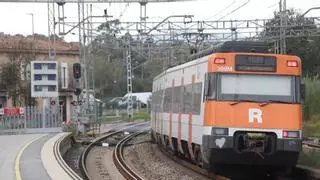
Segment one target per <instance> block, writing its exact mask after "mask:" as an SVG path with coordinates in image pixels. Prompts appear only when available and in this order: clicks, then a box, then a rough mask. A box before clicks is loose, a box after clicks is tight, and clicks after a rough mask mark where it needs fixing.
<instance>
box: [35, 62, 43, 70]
mask: <svg viewBox="0 0 320 180" xmlns="http://www.w3.org/2000/svg"><path fill="white" fill-rule="evenodd" d="M33 68H34V69H41V68H42V66H41V64H40V63H34V64H33Z"/></svg>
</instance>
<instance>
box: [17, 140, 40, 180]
mask: <svg viewBox="0 0 320 180" xmlns="http://www.w3.org/2000/svg"><path fill="white" fill-rule="evenodd" d="M44 136H46V134H45V135H42V136H39V137H36V138H34V139H33V140H31V141H30V142H28V143H27V144H25V145H24V146H23V147H22V148H21V149H20V151H19V153H18V155H17V157H16V160H15V166H14V169H15V172H16V180H21V172H20V158H21V156H22V154H23V152H24V150H26V149H27V147H28V146H30V144H32V143H33V142H35V141H36V140H38V139H40V138H42V137H44Z"/></svg>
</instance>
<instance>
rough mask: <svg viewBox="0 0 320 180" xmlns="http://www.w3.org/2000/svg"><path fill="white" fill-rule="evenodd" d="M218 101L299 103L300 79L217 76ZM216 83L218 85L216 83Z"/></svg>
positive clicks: (277, 76) (215, 77)
mask: <svg viewBox="0 0 320 180" xmlns="http://www.w3.org/2000/svg"><path fill="white" fill-rule="evenodd" d="M210 77H211V78H213V79H215V80H212V79H211V83H210V84H211V86H212V85H213V86H214V84H215V85H216V88H214V89H215V91H216V92H215V95H214V96H216V97H215V99H216V100H218V101H254V102H275V101H276V102H280V103H281V102H283V103H299V101H300V100H299V98H300V97H299V87H300V78H299V77H296V76H282V75H252V74H215V75H213V76H210ZM214 81H215V82H216V83H214Z"/></svg>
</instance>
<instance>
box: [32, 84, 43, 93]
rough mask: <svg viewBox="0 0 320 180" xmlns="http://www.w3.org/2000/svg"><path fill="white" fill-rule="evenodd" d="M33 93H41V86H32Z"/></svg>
mask: <svg viewBox="0 0 320 180" xmlns="http://www.w3.org/2000/svg"><path fill="white" fill-rule="evenodd" d="M34 91H36V92H39V91H42V87H41V86H37V85H36V86H34Z"/></svg>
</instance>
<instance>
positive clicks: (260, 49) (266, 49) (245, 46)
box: [189, 41, 272, 61]
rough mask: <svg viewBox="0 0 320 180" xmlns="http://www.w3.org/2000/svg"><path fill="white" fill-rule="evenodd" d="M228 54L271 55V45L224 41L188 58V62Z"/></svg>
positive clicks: (258, 42)
mask: <svg viewBox="0 0 320 180" xmlns="http://www.w3.org/2000/svg"><path fill="white" fill-rule="evenodd" d="M228 52H240V53H252V52H255V53H271V52H272V44H270V43H267V42H265V41H226V42H222V43H219V44H217V45H215V46H213V47H211V48H208V49H206V50H203V51H200V52H198V53H196V54H193V55H191V56H190V57H189V61H190V60H195V59H198V58H201V57H204V56H207V55H210V54H213V53H228Z"/></svg>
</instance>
